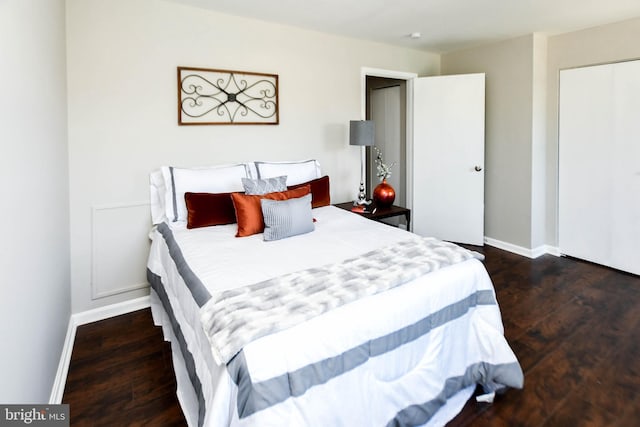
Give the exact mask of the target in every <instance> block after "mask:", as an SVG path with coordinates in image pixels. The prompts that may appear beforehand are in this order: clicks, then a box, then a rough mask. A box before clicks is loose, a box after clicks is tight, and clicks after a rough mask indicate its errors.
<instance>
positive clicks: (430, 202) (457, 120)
mask: <svg viewBox="0 0 640 427" xmlns="http://www.w3.org/2000/svg"><path fill="white" fill-rule="evenodd" d="M484 83H485V75H484V74H483V73H481V74H463V75H452V76H436V77H423V78H418V79H415V80H414V108H413V121H414V125H413V126H414V129H413V156H412V158H413V166H412V169H413V182H412V185H411V188H412V193H413V203H412V218H411V222H412V224H413V231H414V232H415V233H417V234H420V235H423V236H434V237H437V238H439V239H442V240H448V241H452V242H457V243H468V244H472V245H482V244H484V112H485V108H484V95H485V84H484Z"/></svg>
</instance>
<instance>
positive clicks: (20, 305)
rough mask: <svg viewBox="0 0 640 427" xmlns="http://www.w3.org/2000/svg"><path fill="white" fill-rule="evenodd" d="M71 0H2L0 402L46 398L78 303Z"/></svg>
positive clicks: (47, 399) (27, 401)
mask: <svg viewBox="0 0 640 427" xmlns="http://www.w3.org/2000/svg"><path fill="white" fill-rule="evenodd" d="M64 9H65V5H64V0H49V1H46V2H43V1H40V0H3V1H0V81H2V96H1V97H0V147H2V148H1V150H2V155H1V156H0V176H1V177H2V224H3V230H2V245H1V246H0V262H1V267H0V271H2V285H1V286H2V288H1V291H0V339H1V340H2V363H0V402H2V403H47V402H48V401H49V394H50V392H51V386H52V384H53V379H54V376H55V373H56V369H57V366H58V361H59V359H60V352H61V349H62V344H63V341H64V337H65V333H66V330H67V324H68V322H69V316H70V314H71V309H70V290H69V282H70V278H69V205H68V203H69V197H68V196H69V190H68V177H67V146H66V143H67V133H66V124H67V122H66V121H67V111H66V109H67V104H66V75H65V16H64Z"/></svg>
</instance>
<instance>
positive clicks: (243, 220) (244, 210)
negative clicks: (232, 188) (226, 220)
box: [231, 185, 311, 237]
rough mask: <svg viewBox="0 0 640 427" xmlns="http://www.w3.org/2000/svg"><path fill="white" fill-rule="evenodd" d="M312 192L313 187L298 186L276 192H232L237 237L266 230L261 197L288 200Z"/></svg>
mask: <svg viewBox="0 0 640 427" xmlns="http://www.w3.org/2000/svg"><path fill="white" fill-rule="evenodd" d="M310 192H311V187H310V186H309V185H306V186H304V187H300V188H296V189H295V190H287V191H276V192H274V193H267V194H259V195H258V194H256V195H247V194H243V193H231V200H233V207H234V208H235V210H236V220H237V222H238V232H237V233H236V237H245V236H251V235H252V234H258V233H262V232H263V231H264V218H263V217H262V207H261V206H260V199H270V200H287V199H295V198H298V197H303V196H306V195H307V194H309V193H310Z"/></svg>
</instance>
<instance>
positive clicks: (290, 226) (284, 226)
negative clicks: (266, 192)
mask: <svg viewBox="0 0 640 427" xmlns="http://www.w3.org/2000/svg"><path fill="white" fill-rule="evenodd" d="M260 204H261V206H262V216H263V217H264V225H265V227H264V240H266V241H270V240H280V239H284V238H285V237H291V236H296V235H298V234H304V233H309V232H311V231H313V230H314V228H315V226H314V224H313V214H312V213H311V194H307V195H306V196H303V197H299V198H296V199H288V200H269V199H262V200H260Z"/></svg>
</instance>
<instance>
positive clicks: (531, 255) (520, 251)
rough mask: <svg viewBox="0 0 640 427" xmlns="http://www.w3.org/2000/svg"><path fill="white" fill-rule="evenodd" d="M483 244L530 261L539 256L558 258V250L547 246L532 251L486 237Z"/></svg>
mask: <svg viewBox="0 0 640 427" xmlns="http://www.w3.org/2000/svg"><path fill="white" fill-rule="evenodd" d="M484 242H485V243H486V244H487V245H489V246H493V247H494V248H498V249H502V250H505V251H509V252H512V253H514V254H517V255H522V256H524V257H527V258H531V259H535V258H538V257H539V256H542V255H545V254H549V255H555V256H560V249H558V248H557V247H554V246H549V245H542V246H538V247H536V248H533V249H529V248H524V247H522V246H518V245H514V244H512V243H507V242H503V241H501V240H497V239H492V238H491V237H486V236H485V238H484Z"/></svg>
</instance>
